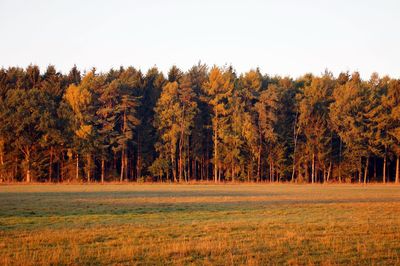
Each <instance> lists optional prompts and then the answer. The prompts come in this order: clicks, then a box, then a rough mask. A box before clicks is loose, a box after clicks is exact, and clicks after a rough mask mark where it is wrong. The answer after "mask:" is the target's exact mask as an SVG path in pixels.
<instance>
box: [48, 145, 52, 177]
mask: <svg viewBox="0 0 400 266" xmlns="http://www.w3.org/2000/svg"><path fill="white" fill-rule="evenodd" d="M49 154H50V161H49V182H51V179H52V178H53V146H52V147H50V153H49Z"/></svg>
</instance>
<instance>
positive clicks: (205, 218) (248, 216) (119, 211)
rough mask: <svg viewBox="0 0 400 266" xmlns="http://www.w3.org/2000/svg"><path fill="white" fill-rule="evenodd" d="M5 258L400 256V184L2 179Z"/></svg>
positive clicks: (0, 223) (205, 260) (210, 260)
mask: <svg viewBox="0 0 400 266" xmlns="http://www.w3.org/2000/svg"><path fill="white" fill-rule="evenodd" d="M0 264H1V265H42V264H44V265H48V264H51V265H77V264H79V265H82V264H85V265H102V264H119V265H131V264H138V265H143V264H145V265H147V264H152V265H153V264H157V265H168V264H175V265H176V264H177V265H182V264H183V265H188V264H189V265H190V264H194V265H204V264H206V265H241V264H247V265H266V264H289V265H304V264H307V265H314V264H317V265H336V264H341V265H348V264H365V265H367V264H368V265H370V264H379V265H382V264H384V265H395V264H400V187H399V186H383V185H371V186H366V187H363V186H358V185H342V186H339V185H337V186H335V185H329V186H324V185H315V186H312V185H130V184H129V185H31V186H30V185H29V186H28V185H11V186H0Z"/></svg>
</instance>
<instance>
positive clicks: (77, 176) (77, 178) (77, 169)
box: [75, 153, 79, 181]
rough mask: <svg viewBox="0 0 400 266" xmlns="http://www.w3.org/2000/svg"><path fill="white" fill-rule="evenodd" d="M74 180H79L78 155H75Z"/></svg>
mask: <svg viewBox="0 0 400 266" xmlns="http://www.w3.org/2000/svg"><path fill="white" fill-rule="evenodd" d="M75 178H76V180H77V181H78V180H79V154H78V153H77V154H76V175H75Z"/></svg>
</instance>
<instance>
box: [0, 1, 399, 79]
mask: <svg viewBox="0 0 400 266" xmlns="http://www.w3.org/2000/svg"><path fill="white" fill-rule="evenodd" d="M399 14H400V1H399V0H363V1H362V0H330V1H329V0H319V1H317V0H303V1H301V0H297V1H296V0H279V1H278V0H276V1H272V0H269V1H268V0H265V1H261V0H259V1H257V0H246V1H245V0H242V1H233V0H231V1H228V0H226V1H225V0H224V1H217V0H214V1H212V0H202V1H201V0H198V1H190V0H186V1H185V0H169V1H168V0H164V1H162V0H142V1H111V0H110V1H101V0H98V1H94V0H93V1H85V0H80V1H78V0H77V1H73V0H68V1H67V0H66V1H61V0H42V1H35V0H31V1H28V0H27V1H21V0H0V36H1V37H0V67H1V66H3V67H9V66H21V67H26V66H27V65H29V64H31V63H32V64H37V65H39V66H40V67H41V68H42V69H45V68H46V66H47V65H48V64H54V65H55V66H56V67H57V69H58V70H61V71H62V72H67V71H69V69H70V68H71V67H72V66H73V65H74V64H76V65H77V66H78V68H79V69H81V70H85V69H90V68H91V67H93V66H95V67H96V68H97V69H98V70H100V71H108V70H109V69H110V68H112V67H113V68H118V67H119V66H121V65H123V66H129V65H133V66H135V67H137V68H140V69H142V71H146V70H147V69H148V68H149V67H152V66H154V65H156V66H157V67H158V68H159V69H160V70H162V71H163V72H164V73H165V72H167V71H168V69H169V67H171V66H172V65H173V64H176V65H177V66H178V67H180V68H181V69H183V70H187V69H189V68H190V67H191V66H192V65H194V64H196V63H197V62H198V61H199V60H201V61H202V62H204V63H207V64H208V65H210V66H211V65H213V64H217V65H224V64H232V65H233V67H234V68H235V69H236V70H237V71H238V72H239V73H241V72H245V71H248V70H249V69H251V68H256V67H260V69H261V71H262V72H263V73H268V74H271V75H275V74H279V75H290V76H292V77H298V76H300V75H302V74H305V73H306V72H312V73H314V74H320V73H322V72H323V71H324V70H325V69H326V68H328V69H329V70H331V71H332V72H333V73H334V74H335V75H337V74H338V73H339V72H340V71H354V70H357V71H360V73H361V75H362V76H363V77H369V75H370V74H371V73H372V72H374V71H376V72H378V73H379V74H381V75H385V74H389V75H390V76H392V77H394V78H400V15H399Z"/></svg>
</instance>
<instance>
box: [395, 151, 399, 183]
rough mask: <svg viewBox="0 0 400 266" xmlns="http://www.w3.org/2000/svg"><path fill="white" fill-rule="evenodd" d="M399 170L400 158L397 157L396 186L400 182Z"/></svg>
mask: <svg viewBox="0 0 400 266" xmlns="http://www.w3.org/2000/svg"><path fill="white" fill-rule="evenodd" d="M399 168H400V158H399V155H397V157H396V181H395V183H396V184H398V183H399V182H400V180H399V178H400V177H399V174H400V173H399V171H400V169H399Z"/></svg>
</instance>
